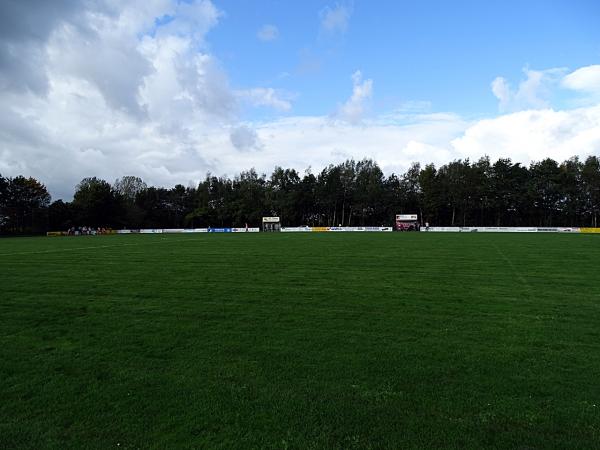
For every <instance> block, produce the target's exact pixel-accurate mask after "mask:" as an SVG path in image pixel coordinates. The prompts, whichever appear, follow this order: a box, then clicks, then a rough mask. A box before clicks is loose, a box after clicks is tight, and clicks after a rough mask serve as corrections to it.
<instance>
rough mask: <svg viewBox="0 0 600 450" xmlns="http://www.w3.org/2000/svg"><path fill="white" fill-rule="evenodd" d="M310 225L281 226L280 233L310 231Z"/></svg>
mask: <svg viewBox="0 0 600 450" xmlns="http://www.w3.org/2000/svg"><path fill="white" fill-rule="evenodd" d="M311 231H312V228H311V227H281V232H282V233H302V232H311Z"/></svg>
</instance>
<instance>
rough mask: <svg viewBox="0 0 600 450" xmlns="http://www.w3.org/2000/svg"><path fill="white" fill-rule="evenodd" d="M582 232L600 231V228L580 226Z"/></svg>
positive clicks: (594, 232)
mask: <svg viewBox="0 0 600 450" xmlns="http://www.w3.org/2000/svg"><path fill="white" fill-rule="evenodd" d="M579 230H580V231H581V232H582V233H586V234H587V233H593V234H596V233H600V228H580V229H579Z"/></svg>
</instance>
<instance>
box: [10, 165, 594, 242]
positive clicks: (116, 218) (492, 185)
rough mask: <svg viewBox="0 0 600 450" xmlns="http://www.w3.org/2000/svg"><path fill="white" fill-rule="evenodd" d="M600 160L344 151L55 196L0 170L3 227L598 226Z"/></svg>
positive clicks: (94, 183) (128, 180) (88, 182)
mask: <svg viewBox="0 0 600 450" xmlns="http://www.w3.org/2000/svg"><path fill="white" fill-rule="evenodd" d="M599 212H600V159H599V158H598V157H596V156H589V157H588V158H587V159H585V161H581V160H580V159H579V158H577V157H573V158H571V159H568V160H566V161H564V162H562V163H560V164H559V163H557V162H556V161H554V160H552V159H549V158H548V159H544V160H543V161H539V162H533V163H531V164H530V165H529V166H526V165H522V164H520V163H515V162H512V161H511V160H510V159H508V158H502V159H498V160H497V161H495V162H493V163H492V162H491V161H490V159H489V158H488V157H484V158H481V159H479V160H478V161H476V162H471V161H469V160H468V159H465V160H455V161H452V162H450V163H448V164H445V165H442V166H441V167H439V168H436V167H435V166H434V165H433V164H427V165H425V166H421V165H420V164H418V163H414V164H412V166H411V167H410V168H409V169H408V170H407V171H406V172H405V173H404V174H401V175H396V174H391V175H389V176H385V175H384V173H383V172H382V170H381V169H380V167H379V166H378V165H377V163H376V162H374V161H372V160H370V159H364V160H362V161H354V160H347V161H345V162H343V163H341V164H337V165H334V164H331V165H329V166H327V167H326V168H324V169H323V170H322V171H321V172H319V173H316V174H314V173H312V171H311V170H310V169H308V170H306V171H305V173H304V174H300V173H298V172H297V171H296V170H294V169H284V168H282V167H276V168H275V170H274V171H273V173H272V174H271V175H270V176H267V175H266V174H260V175H259V174H258V173H257V172H256V171H255V170H254V169H250V170H248V171H243V172H241V173H240V174H238V175H236V176H234V177H233V178H229V177H226V176H214V175H212V174H210V173H209V174H207V176H206V178H205V179H204V180H203V181H202V182H200V183H199V184H198V185H197V186H188V187H185V186H183V185H181V184H178V185H176V186H174V187H172V188H170V189H168V188H163V187H154V186H148V185H147V184H146V183H145V182H144V181H143V180H142V179H140V178H139V177H135V176H126V177H123V178H120V179H118V180H116V181H115V182H114V183H113V184H111V183H109V182H107V181H105V180H102V179H98V178H95V177H93V178H84V179H83V180H82V181H81V182H80V183H79V184H78V185H77V186H76V187H75V192H74V195H73V200H72V201H70V202H65V201H63V200H56V201H54V202H52V201H51V197H50V194H49V193H48V191H47V189H46V187H45V186H44V185H43V184H42V183H41V182H40V181H38V180H36V179H34V178H31V177H29V178H26V177H24V176H17V177H14V178H10V177H3V176H2V175H0V233H2V234H27V233H40V232H44V231H48V230H66V229H68V228H70V227H72V226H91V227H109V228H113V229H118V228H133V229H136V228H187V227H191V228H193V227H209V226H212V227H225V226H236V227H243V226H245V225H246V224H248V225H249V226H259V225H260V223H261V220H262V217H263V216H280V217H281V220H282V225H284V226H297V225H309V226H337V225H342V226H365V225H391V224H392V223H393V220H394V216H395V214H402V213H405V214H414V213H417V214H419V218H420V220H421V221H422V222H423V223H425V222H429V224H430V225H432V226H433V225H436V226H594V227H595V226H597V225H598V216H599Z"/></svg>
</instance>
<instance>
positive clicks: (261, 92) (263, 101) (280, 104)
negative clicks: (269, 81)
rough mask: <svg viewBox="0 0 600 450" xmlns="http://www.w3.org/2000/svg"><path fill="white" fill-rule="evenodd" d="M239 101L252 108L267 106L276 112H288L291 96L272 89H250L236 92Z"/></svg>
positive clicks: (292, 96)
mask: <svg viewBox="0 0 600 450" xmlns="http://www.w3.org/2000/svg"><path fill="white" fill-rule="evenodd" d="M237 95H238V97H239V98H240V99H242V100H244V101H246V102H248V103H250V104H251V105H252V106H267V107H269V108H273V109H276V110H278V111H289V110H290V109H291V108H292V104H291V100H292V99H293V98H294V97H295V96H294V95H293V94H290V93H288V92H284V91H278V90H275V89H273V88H252V89H246V90H241V91H237Z"/></svg>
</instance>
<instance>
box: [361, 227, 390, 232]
mask: <svg viewBox="0 0 600 450" xmlns="http://www.w3.org/2000/svg"><path fill="white" fill-rule="evenodd" d="M365 231H392V227H365Z"/></svg>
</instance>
